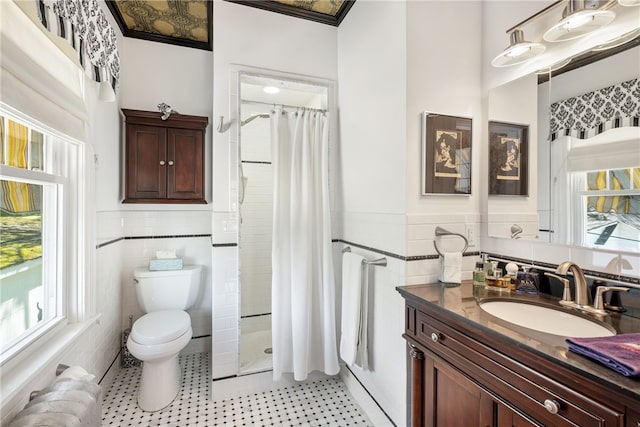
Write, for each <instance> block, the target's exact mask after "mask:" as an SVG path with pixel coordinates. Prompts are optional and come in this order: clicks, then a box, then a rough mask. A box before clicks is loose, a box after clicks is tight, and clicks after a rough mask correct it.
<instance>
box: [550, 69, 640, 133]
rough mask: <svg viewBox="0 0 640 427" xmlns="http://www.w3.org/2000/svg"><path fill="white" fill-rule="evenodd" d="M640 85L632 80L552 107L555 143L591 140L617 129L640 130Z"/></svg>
mask: <svg viewBox="0 0 640 427" xmlns="http://www.w3.org/2000/svg"><path fill="white" fill-rule="evenodd" d="M639 117H640V81H639V80H638V79H633V80H629V81H626V82H622V83H619V84H616V85H613V86H609V87H605V88H603V89H600V90H597V91H593V92H589V93H585V94H584V95H580V96H576V97H574V98H568V99H565V100H564V101H560V102H556V103H553V104H551V123H550V130H551V140H552V141H553V140H555V139H556V138H558V137H559V136H573V137H576V138H580V139H585V138H590V137H592V136H594V135H598V134H600V133H602V132H604V131H606V130H609V129H611V128H617V127H626V126H640V124H639Z"/></svg>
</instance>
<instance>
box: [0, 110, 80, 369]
mask: <svg viewBox="0 0 640 427" xmlns="http://www.w3.org/2000/svg"><path fill="white" fill-rule="evenodd" d="M81 154H82V145H81V144H78V143H77V142H75V141H74V140H72V139H70V138H68V137H66V136H64V135H61V134H59V133H57V132H56V131H53V130H51V129H47V128H45V127H43V126H39V125H38V124H37V123H36V122H34V121H32V120H30V119H29V118H27V117H24V116H23V115H22V114H20V113H19V112H16V111H14V110H12V109H11V108H10V107H8V106H5V105H2V106H1V107H0V246H1V249H0V325H1V326H0V347H1V356H0V360H1V361H2V362H4V361H6V360H8V359H9V358H11V357H12V355H14V354H16V353H17V352H19V351H20V350H21V349H22V348H24V347H25V346H27V345H29V343H31V342H33V341H34V340H35V339H37V338H38V337H40V336H42V335H43V334H45V333H46V332H47V331H49V330H51V329H52V328H54V327H55V326H56V325H59V324H63V323H65V322H66V320H67V319H68V318H70V317H73V316H74V314H75V313H74V311H75V307H76V304H73V301H72V300H71V296H72V294H74V295H75V294H76V292H72V291H71V290H72V289H73V284H77V281H78V275H79V274H78V273H79V265H78V263H77V261H74V260H76V259H78V254H79V253H78V249H77V248H78V247H79V245H78V241H77V238H78V237H79V236H78V235H80V238H82V237H81V236H82V235H83V234H84V233H77V232H74V233H70V230H74V228H73V227H71V224H73V223H74V222H76V221H77V220H78V218H79V217H81V215H80V212H79V206H78V187H79V186H78V185H77V184H74V183H77V182H78V181H77V180H78V178H79V176H80V172H81V170H80V168H79V159H80V158H82V156H81ZM75 230H77V228H76V229H75Z"/></svg>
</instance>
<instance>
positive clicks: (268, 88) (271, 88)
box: [262, 86, 280, 95]
mask: <svg viewBox="0 0 640 427" xmlns="http://www.w3.org/2000/svg"><path fill="white" fill-rule="evenodd" d="M262 91H263V92H264V93H268V94H271V95H273V94H276V93H278V92H280V88H277V87H275V86H265V87H263V88H262Z"/></svg>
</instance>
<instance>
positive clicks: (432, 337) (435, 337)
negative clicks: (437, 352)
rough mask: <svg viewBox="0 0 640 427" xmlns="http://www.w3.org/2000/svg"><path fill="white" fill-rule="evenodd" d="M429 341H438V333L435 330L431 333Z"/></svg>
mask: <svg viewBox="0 0 640 427" xmlns="http://www.w3.org/2000/svg"><path fill="white" fill-rule="evenodd" d="M431 341H433V342H438V341H440V334H439V333H437V332H433V333H431Z"/></svg>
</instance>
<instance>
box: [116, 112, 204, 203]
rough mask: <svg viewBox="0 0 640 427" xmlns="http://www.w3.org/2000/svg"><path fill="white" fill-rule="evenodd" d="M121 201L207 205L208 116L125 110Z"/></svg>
mask: <svg viewBox="0 0 640 427" xmlns="http://www.w3.org/2000/svg"><path fill="white" fill-rule="evenodd" d="M122 113H123V114H124V117H125V147H126V148H125V199H124V200H123V203H207V202H206V200H205V192H204V165H205V163H204V156H205V135H206V128H207V124H208V122H209V119H208V118H207V117H200V116H189V115H185V114H178V113H173V114H172V115H171V116H170V117H169V118H168V119H167V120H162V119H161V116H162V114H161V113H159V112H152V111H140V110H128V109H123V110H122Z"/></svg>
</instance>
